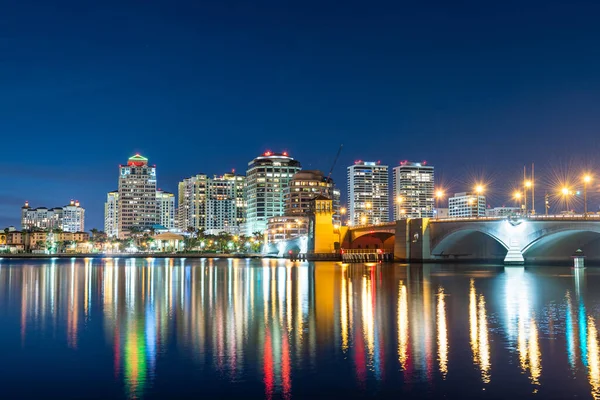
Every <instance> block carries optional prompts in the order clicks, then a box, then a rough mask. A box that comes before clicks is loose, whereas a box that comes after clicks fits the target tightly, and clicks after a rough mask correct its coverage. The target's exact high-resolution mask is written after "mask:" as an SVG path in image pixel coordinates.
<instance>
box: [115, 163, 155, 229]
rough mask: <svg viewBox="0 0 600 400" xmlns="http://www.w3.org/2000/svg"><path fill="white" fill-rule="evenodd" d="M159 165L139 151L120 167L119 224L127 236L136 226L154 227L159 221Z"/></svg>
mask: <svg viewBox="0 0 600 400" xmlns="http://www.w3.org/2000/svg"><path fill="white" fill-rule="evenodd" d="M157 211H158V207H157V202H156V166H155V165H148V159H147V158H145V157H142V156H141V155H139V154H136V155H135V156H133V157H130V158H129V160H128V161H127V165H121V166H120V167H119V201H118V226H119V232H118V233H119V237H120V238H125V237H127V236H128V235H129V230H130V229H132V228H139V229H144V228H151V227H152V226H153V225H155V224H157V223H158V212H157Z"/></svg>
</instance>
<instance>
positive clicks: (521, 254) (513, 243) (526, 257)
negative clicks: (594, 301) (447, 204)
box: [342, 215, 600, 264]
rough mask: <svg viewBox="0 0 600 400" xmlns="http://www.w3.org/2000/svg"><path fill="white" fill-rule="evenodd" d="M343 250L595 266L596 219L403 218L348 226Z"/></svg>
mask: <svg viewBox="0 0 600 400" xmlns="http://www.w3.org/2000/svg"><path fill="white" fill-rule="evenodd" d="M342 248H344V249H366V250H367V251H368V250H370V249H382V250H383V251H385V252H393V254H394V258H395V259H396V260H398V261H412V262H428V261H429V262H435V261H442V260H456V261H461V260H481V261H490V262H504V263H505V264H523V263H548V262H567V261H569V259H570V257H571V255H572V254H573V253H574V252H575V251H576V250H577V249H581V250H583V252H584V254H585V256H586V259H587V260H588V261H592V262H600V215H588V216H587V217H584V216H583V215H565V216H563V215H556V216H545V215H536V216H529V217H522V218H517V219H515V218H506V217H505V218H489V217H479V218H460V219H451V218H450V219H433V218H417V219H406V220H400V221H396V222H392V223H386V224H379V225H372V226H356V227H350V228H349V229H348V231H347V232H346V233H345V235H344V238H343V240H342Z"/></svg>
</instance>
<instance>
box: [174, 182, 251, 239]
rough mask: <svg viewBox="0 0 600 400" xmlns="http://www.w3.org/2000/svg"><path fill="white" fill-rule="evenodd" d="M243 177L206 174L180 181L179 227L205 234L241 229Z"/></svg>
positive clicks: (243, 203)
mask: <svg viewBox="0 0 600 400" xmlns="http://www.w3.org/2000/svg"><path fill="white" fill-rule="evenodd" d="M244 184H245V177H244V176H242V175H235V174H233V173H231V174H224V175H223V176H214V177H213V178H209V177H208V176H207V175H205V174H198V175H196V176H193V177H190V178H186V179H184V180H183V181H181V182H180V183H179V189H178V191H179V199H178V206H177V213H178V215H177V222H178V228H179V229H181V230H182V231H186V230H187V229H188V228H194V229H200V230H204V232H205V233H207V234H214V235H216V234H219V233H221V232H227V233H232V234H238V233H240V226H241V225H242V224H243V223H244V218H245V205H246V203H245V199H244Z"/></svg>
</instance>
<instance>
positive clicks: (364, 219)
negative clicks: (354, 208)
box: [360, 215, 367, 225]
mask: <svg viewBox="0 0 600 400" xmlns="http://www.w3.org/2000/svg"><path fill="white" fill-rule="evenodd" d="M360 223H361V224H363V225H366V224H367V217H365V216H364V215H363V216H362V217H360Z"/></svg>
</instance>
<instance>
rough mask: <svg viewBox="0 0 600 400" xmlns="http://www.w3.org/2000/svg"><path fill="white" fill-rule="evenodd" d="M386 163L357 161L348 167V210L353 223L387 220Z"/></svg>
mask: <svg viewBox="0 0 600 400" xmlns="http://www.w3.org/2000/svg"><path fill="white" fill-rule="evenodd" d="M388 180H389V174H388V167H387V165H381V164H380V163H379V162H367V161H357V162H355V163H354V165H351V166H349V167H348V212H349V219H350V223H351V224H353V225H365V224H379V223H383V222H388V221H389V218H390V217H389V213H390V205H389V191H388V187H389V183H388Z"/></svg>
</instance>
